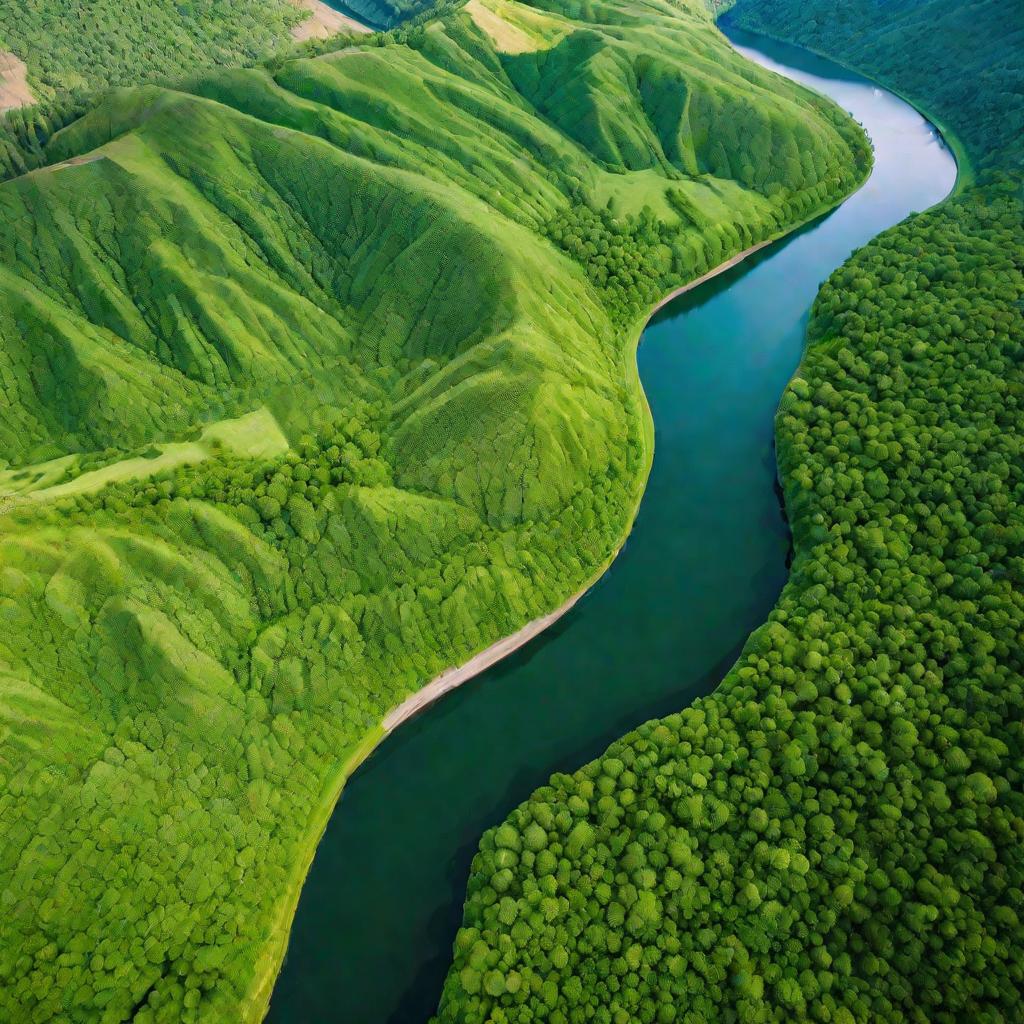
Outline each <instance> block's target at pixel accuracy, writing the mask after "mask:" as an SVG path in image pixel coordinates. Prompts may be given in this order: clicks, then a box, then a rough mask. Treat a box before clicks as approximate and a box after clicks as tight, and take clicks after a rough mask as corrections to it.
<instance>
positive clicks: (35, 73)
mask: <svg viewBox="0 0 1024 1024" xmlns="http://www.w3.org/2000/svg"><path fill="white" fill-rule="evenodd" d="M306 16H307V15H306V14H305V12H303V11H301V10H300V9H299V8H297V7H296V6H295V5H294V4H293V3H291V2H289V0H190V2H187V3H182V2H180V0H145V2H143V0H127V2H125V0H90V2H88V3H83V2H82V0H26V2H19V3H6V4H0V50H10V51H11V52H13V53H14V54H15V55H16V56H17V57H19V58H21V59H22V60H23V61H25V63H26V65H27V67H28V78H29V85H30V87H31V89H32V94H33V96H34V98H35V100H36V102H35V103H34V104H33V105H32V106H30V107H23V108H16V109H14V110H11V111H8V112H6V113H4V114H0V181H3V180H4V179H6V178H10V177H14V176H16V175H18V174H23V173H24V172H25V171H26V170H28V169H31V168H33V167H38V166H39V165H40V164H42V163H44V162H45V159H44V156H43V151H42V147H43V146H44V145H45V143H46V142H47V141H48V140H49V139H50V138H51V136H52V135H53V133H54V132H56V131H57V130H59V129H60V128H61V127H63V126H64V125H65V124H67V123H68V122H69V121H70V120H71V119H72V117H74V116H77V115H78V114H81V113H82V112H83V110H84V109H86V106H87V104H88V101H89V97H91V96H94V95H96V94H97V93H101V92H102V91H103V90H105V89H107V88H109V87H110V86H127V85H136V84H139V83H142V82H150V81H161V82H169V81H173V80H176V79H179V78H180V77H181V76H182V75H186V74H193V73H195V72H196V71H199V70H200V69H203V68H206V67H210V66H211V65H228V66H232V65H251V64H255V63H258V62H259V61H261V60H263V59H265V58H266V57H267V56H268V55H269V54H272V53H274V52H276V51H280V50H288V49H292V48H293V42H292V35H291V30H292V28H293V27H294V26H296V25H298V24H299V23H300V22H302V21H303V20H304V18H305V17H306Z"/></svg>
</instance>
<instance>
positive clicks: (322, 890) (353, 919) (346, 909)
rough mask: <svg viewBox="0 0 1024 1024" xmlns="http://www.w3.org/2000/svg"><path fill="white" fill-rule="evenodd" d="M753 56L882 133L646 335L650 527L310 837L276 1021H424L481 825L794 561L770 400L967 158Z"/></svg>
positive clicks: (700, 660)
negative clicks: (851, 184)
mask: <svg viewBox="0 0 1024 1024" xmlns="http://www.w3.org/2000/svg"><path fill="white" fill-rule="evenodd" d="M729 36H730V38H731V39H732V40H733V42H734V44H735V45H736V46H737V48H738V49H740V50H741V51H742V52H743V53H744V54H745V55H746V56H748V57H749V58H751V59H752V60H755V61H757V62H758V63H760V64H762V65H764V66H766V67H769V68H771V69H773V70H776V71H779V72H780V73H782V74H784V75H787V76H788V77H790V78H793V79H796V80H797V81H800V82H803V83H805V84H806V85H809V86H810V87H812V88H814V89H817V90H818V91H820V92H823V93H826V94H827V95H829V96H831V97H832V98H833V99H834V100H835V101H836V102H837V103H838V104H839V105H840V106H842V107H843V108H844V109H846V110H848V111H850V112H851V113H852V115H853V116H854V117H855V118H856V119H857V120H858V121H860V122H861V123H862V124H863V125H864V126H865V128H866V130H867V132H868V134H869V135H870V136H871V139H872V141H873V143H874V146H875V168H874V171H873V173H872V175H871V178H870V180H869V181H868V182H867V184H866V185H865V186H864V187H863V188H862V189H861V190H860V191H859V192H857V193H856V194H855V195H853V196H852V197H850V198H849V199H848V200H847V201H846V202H845V203H844V204H843V205H842V206H840V207H839V208H838V209H836V210H835V211H833V212H832V213H831V214H829V215H827V216H825V217H823V218H821V219H820V220H818V221H816V222H814V223H813V224H811V225H809V226H807V227H805V228H803V229H801V230H799V231H797V232H795V233H794V234H792V235H790V236H788V237H787V238H785V239H784V240H782V241H780V242H777V243H776V244H774V245H772V246H770V247H768V248H766V249H763V250H761V251H760V252H759V253H757V254H755V255H754V256H752V257H750V258H749V259H748V260H747V261H745V262H744V263H742V264H740V265H739V266H737V267H736V268H734V269H732V270H730V271H728V272H726V273H724V274H722V275H721V276H719V277H717V278H715V279H714V280H712V281H709V282H707V283H706V284H704V285H702V286H700V287H699V288H696V289H695V290H694V291H692V292H689V293H687V294H685V295H683V296H681V297H680V298H679V299H677V300H676V301H674V302H672V303H670V304H669V305H668V306H666V307H665V308H664V309H663V310H662V311H661V312H659V313H658V314H657V315H656V316H655V317H654V319H653V320H652V321H651V323H650V324H649V325H648V327H647V329H646V331H645V333H644V335H643V338H642V341H641V344H640V348H639V353H638V361H639V366H640V374H641V379H642V381H643V386H644V389H645V391H646V393H647V398H648V401H649V402H650V406H651V410H652V413H653V416H654V423H655V456H654V466H653V470H652V472H651V477H650V481H649V484H648V487H647V492H646V494H645V497H644V500H643V504H642V506H641V508H640V513H639V516H638V518H637V521H636V526H635V528H634V531H633V533H632V534H631V536H630V538H629V541H628V543H627V544H626V546H625V548H624V549H623V551H622V553H621V554H620V555H619V557H618V559H617V560H616V561H615V563H614V564H613V566H612V568H611V569H610V571H609V572H608V573H607V575H606V576H605V577H604V579H603V580H602V581H601V582H600V583H599V584H598V585H597V586H596V587H595V588H594V589H593V591H592V592H591V593H590V594H588V595H587V596H586V598H584V599H583V600H582V601H581V602H580V603H579V604H578V605H577V606H576V607H575V609H573V611H571V612H570V613H569V614H568V615H566V616H565V617H564V618H563V619H561V620H560V621H559V622H557V623H556V624H555V625H554V626H553V627H552V628H551V629H550V630H549V631H548V632H547V633H545V634H544V635H542V636H541V637H540V638H538V639H536V640H534V641H533V642H532V643H530V644H529V645H528V646H526V647H525V648H523V649H522V650H521V651H520V652H518V653H517V654H515V655H513V656H511V657H509V658H508V659H507V660H505V661H504V662H502V663H500V664H499V665H497V666H495V667H494V668H492V669H491V670H489V671H488V672H486V673H485V674H483V675H481V676H479V677H478V678H476V679H475V680H473V681H471V682H469V683H467V684H466V685H465V686H463V687H462V688H461V689H458V690H456V691H454V692H453V693H452V694H450V695H449V696H447V697H445V698H444V699H443V700H442V701H440V702H439V703H437V704H434V705H433V706H431V707H430V708H429V709H428V710H427V711H426V712H424V713H423V714H422V715H420V716H418V717H417V718H415V719H413V720H412V721H411V722H409V723H407V724H406V725H404V726H402V727H401V728H400V729H399V730H398V731H397V732H396V733H394V734H393V735H391V736H390V737H389V738H388V739H387V740H386V741H385V742H384V743H383V744H382V745H381V747H380V748H379V749H378V750H377V751H376V752H375V753H374V754H373V756H372V757H371V758H370V759H369V760H368V761H367V762H366V763H365V764H364V765H363V766H362V767H361V768H360V769H359V770H358V772H356V774H355V775H354V776H353V777H352V779H351V780H350V781H349V783H348V785H347V786H346V787H345V790H344V793H343V794H342V798H341V800H340V802H339V804H338V807H337V809H336V811H335V813H334V816H333V818H332V820H331V822H330V824H329V826H328V828H327V831H326V833H325V835H324V838H323V841H322V842H321V844H320V848H319V850H318V851H317V854H316V858H315V860H314V863H313V867H312V870H311V872H310V874H309V878H308V879H307V881H306V885H305V888H304V890H303V893H302V897H301V900H300V903H299V908H298V913H297V915H296V919H295V924H294V927H293V930H292V935H291V942H290V947H289V953H288V957H287V959H286V961H285V965H284V969H283V971H282V973H281V976H280V978H279V979H278V982H277V987H276V989H275V991H274V996H273V1000H272V1003H271V1011H270V1017H269V1019H270V1021H272V1022H275V1024H296V1022H307V1021H308V1022H313V1021H315V1022H317V1024H333V1022H338V1024H342V1022H343V1024H414V1022H416V1021H425V1020H426V1019H427V1018H428V1017H429V1016H430V1014H431V1012H432V1011H433V1010H434V1008H435V1007H436V1004H437V1000H438V998H439V995H440V991H441V985H442V983H443V981H444V976H445V972H446V969H447V967H448V964H449V961H450V951H451V944H452V940H453V938H454V936H455V932H456V930H457V928H458V925H459V922H460V919H461V915H462V900H463V895H464V892H465V885H466V878H467V875H468V873H469V865H470V861H471V859H472V856H473V853H474V851H475V849H476V845H477V842H478V840H479V838H480V835H481V833H482V832H483V831H484V830H485V829H487V828H488V827H490V826H491V825H494V824H496V823H497V822H498V821H500V820H501V819H502V818H504V816H505V814H506V813H507V812H508V811H509V810H510V809H511V808H512V807H513V806H514V805H515V804H517V803H518V802H520V801H521V800H523V799H525V798H526V797H527V796H528V795H529V794H530V792H531V791H532V790H533V789H535V788H536V787H537V786H539V785H542V784H543V783H545V782H546V781H547V779H548V777H549V776H550V775H551V774H552V773H553V772H557V771H571V770H573V769H575V768H577V767H579V766H580V765H581V764H583V763H584V762H586V761H587V760H589V759H590V758H592V757H594V756H596V755H597V754H599V753H600V752H601V751H602V750H603V749H604V747H606V746H607V745H608V743H609V742H611V741H612V740H613V739H615V738H616V737H617V736H620V735H622V734H623V733H625V732H628V731H629V730H630V729H631V728H632V727H634V726H636V725H638V724H639V723H640V722H642V721H644V720H646V719H648V718H652V717H655V716H659V715H663V714H668V713H670V712H672V711H677V710H679V709H680V708H682V707H685V706H686V705H687V704H689V703H691V702H692V701H693V700H695V699H696V698H697V697H700V696H702V695H704V694H706V693H708V692H710V691H711V690H712V689H713V688H714V687H715V685H716V684H717V683H718V681H719V680H720V679H721V677H722V676H723V674H724V673H725V672H726V670H727V669H728V668H729V666H730V664H731V663H732V661H733V659H734V658H735V657H736V655H737V654H738V653H739V650H740V648H741V647H742V645H743V642H744V641H745V639H746V637H747V635H748V634H749V633H750V632H751V631H752V630H753V629H754V628H755V627H756V626H758V625H759V624H760V623H761V622H763V621H764V619H765V618H766V617H767V615H768V612H769V611H770V610H771V607H772V605H773V604H774V602H775V600H776V598H777V596H778V594H779V591H780V590H781V588H782V585H783V583H784V582H785V579H786V556H787V551H788V546H789V540H788V534H787V530H786V525H785V522H784V519H783V516H782V514H781V511H780V509H779V502H778V498H777V495H776V490H775V483H776V473H775V452H774V444H773V431H772V424H773V416H774V413H775V409H776V406H777V404H778V401H779V397H780V396H781V394H782V391H783V389H784V387H785V385H786V382H787V381H788V380H789V378H790V376H791V375H792V374H793V372H794V370H795V369H796V367H797V365H798V363H799V361H800V356H801V353H802V350H803V342H804V328H805V325H806V321H807V315H808V311H809V309H810V306H811V303H812V302H813V300H814V296H815V294H816V292H817V290H818V287H819V285H820V284H821V282H822V281H824V279H825V278H826V277H827V276H828V275H829V274H830V273H831V272H832V271H833V270H834V269H835V268H836V267H837V266H839V265H840V264H841V263H842V262H843V261H844V260H845V259H846V258H847V256H849V254H850V253H851V252H852V251H853V250H854V249H856V248H857V247H858V246H861V245H863V244H864V243H865V242H867V241H868V240H869V239H871V238H872V237H873V236H874V235H876V234H878V233H879V232H880V231H882V230H884V229H885V228H887V227H889V226H891V225H892V224H895V223H897V222H898V221H900V220H902V219H903V218H904V217H905V216H907V215H908V214H909V213H911V212H914V211H918V210H923V209H925V208H926V207H928V206H931V205H932V204H934V203H936V202H938V201H939V200H940V199H942V198H943V197H944V196H945V195H947V193H948V192H949V191H950V189H951V188H952V186H953V183H954V180H955V177H956V166H955V163H954V160H953V158H952V156H951V154H950V153H949V151H948V150H947V149H946V147H945V145H944V144H943V143H942V141H941V139H940V138H939V137H938V133H937V132H936V131H935V130H934V128H933V127H932V126H931V125H930V124H929V123H928V122H927V121H926V120H925V119H924V118H923V117H922V116H921V115H920V114H918V113H917V112H916V111H915V110H914V109H913V108H912V107H910V106H908V105H907V104H906V103H904V102H903V101H902V100H900V99H898V98H897V97H895V96H893V95H892V94H891V93H889V92H887V91H885V90H884V89H881V88H879V87H878V86H876V85H874V84H873V83H872V82H870V81H867V80H866V79H864V78H861V77H859V76H857V75H854V74H852V73H849V72H846V71H844V70H843V69H842V68H840V67H838V66H836V65H835V64H833V63H831V62H830V61H826V60H823V59H821V58H818V57H815V56H813V55H811V54H809V53H807V52H806V51H804V50H800V49H797V48H794V47H791V46H787V45H783V44H776V43H774V42H770V41H768V40H765V39H763V38H761V37H756V36H751V35H749V34H747V33H743V32H740V31H739V30H730V32H729Z"/></svg>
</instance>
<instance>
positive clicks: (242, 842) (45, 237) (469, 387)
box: [0, 0, 870, 1024]
mask: <svg viewBox="0 0 1024 1024" xmlns="http://www.w3.org/2000/svg"><path fill="white" fill-rule="evenodd" d="M491 13H492V14H495V18H496V19H497V23H495V21H494V20H491V21H487V20H486V19H485V24H487V25H489V32H490V33H492V34H489V33H488V32H485V31H483V30H481V29H480V27H479V25H478V20H477V19H478V18H480V14H479V12H478V11H477V14H476V17H474V16H472V14H471V13H469V12H452V13H448V14H446V15H445V16H444V17H442V18H440V19H437V20H434V21H430V22H429V23H425V24H420V25H414V26H413V27H411V28H408V29H403V30H401V31H400V32H398V33H395V34H393V35H391V36H389V37H387V38H386V39H383V40H380V39H378V40H377V41H376V42H375V43H371V44H369V45H366V46H364V47H361V48H356V49H352V48H350V47H344V48H342V49H341V50H340V51H339V52H336V53H326V54H324V55H322V56H320V57H317V58H315V59H300V60H292V61H288V62H283V63H279V64H277V65H275V66H274V67H272V68H259V69H248V70H241V69H239V70H216V71H213V72H210V73H204V74H201V75H198V76H196V77H194V78H193V79H192V80H191V81H189V82H188V83H187V84H184V85H183V86H182V87H181V88H179V89H176V90H171V89H167V88H162V87H157V86H155V85H147V86H144V87H138V88H126V89H119V90H115V91H114V92H112V93H111V94H110V95H109V96H107V97H106V98H105V99H104V101H103V102H102V103H101V104H100V105H99V106H98V107H97V108H96V109H94V110H92V111H90V112H89V113H87V114H86V115H85V116H83V117H82V118H80V119H78V120H76V121H75V122H74V123H73V124H71V125H70V126H69V127H67V128H65V129H64V130H63V131H60V132H58V133H57V134H56V135H55V136H54V137H53V138H52V139H51V140H50V141H49V142H48V143H47V144H46V146H45V154H44V155H45V159H46V161H47V166H46V167H45V168H43V169H39V170H35V171H32V172H31V173H28V174H25V175H22V176H20V177H18V178H15V179H13V180H10V181H8V182H5V183H4V184H2V185H0V380H2V383H3V390H4V403H5V404H4V409H5V414H4V416H3V417H0V446H2V449H0V450H2V451H3V453H4V459H5V460H6V461H5V463H4V464H3V465H0V490H2V493H3V499H2V504H0V620H2V622H3V628H2V630H0V904H2V911H3V912H2V914H0V1019H3V1020H12V1021H13V1020H16V1021H34V1022H43V1021H51V1020H61V1021H72V1022H77V1021H83V1022H84V1021H89V1022H92V1021H104V1022H116V1021H126V1020H133V1021H137V1022H140V1024H144V1022H147V1021H148V1022H172V1024H181V1022H187V1021H197V1020H200V1019H201V1020H203V1021H217V1020H225V1021H227V1020H230V1021H237V1020H255V1019H258V1018H259V1017H260V1015H261V1014H262V1012H263V1010H264V1008H265V1006H266V1001H267V999H268V997H269V993H270V988H271V986H272V983H273V979H274V976H275V972H276V968H277V965H278V963H279V961H280V957H281V955H282V953H283V948H284V942H285V939H286V935H287V927H288V924H289V921H290V916H291V913H292V911H293V908H294V904H295V900H296V898H297V894H298V890H299V887H300V885H301V882H302V878H303V875H304V872H305V869H306V866H307V865H308V862H309V859H310V857H311V856H312V851H313V849H314V847H315V844H316V841H317V839H318V837H319V834H320V831H321V830H322V828H323V825H324V823H325V821H326V819H327V816H328V814H329V812H330V809H331V807H332V806H333V803H334V801H335V800H336V798H337V795H338V792H339V790H340V788H341V786H342V784H343V781H344V778H345V772H346V770H347V769H348V768H349V767H350V766H351V765H353V764H354V763H356V762H357V761H358V759H359V758H360V757H361V756H363V755H364V754H365V752H366V750H367V749H368V748H369V746H371V745H372V744H373V742H374V741H375V740H376V739H377V738H378V737H379V735H380V722H381V719H382V718H383V716H384V714H385V713H386V712H387V711H388V710H389V709H390V708H391V707H393V706H394V705H396V704H397V703H398V702H400V701H401V700H402V699H403V698H404V697H405V696H406V695H408V694H409V693H411V692H414V691H415V690H416V689H418V688H419V687H420V686H422V685H423V684H424V683H425V682H426V681H427V680H429V679H430V678H431V677H433V676H434V675H436V674H437V673H438V672H439V671H441V670H443V669H444V668H446V667H448V666H449V665H451V664H452V663H457V662H460V661H462V660H464V659H465V658H467V657H468V656H469V655H471V654H472V653H474V652H475V651H477V650H479V649H481V648H483V647H484V646H486V645H488V644H489V643H491V642H493V641H495V640H497V639H498V638H500V637H502V636H504V635H506V634H508V633H510V632H512V631H514V630H515V629H517V628H519V627H520V626H522V625H523V624H524V623H525V622H527V621H528V620H529V619H531V618H533V617H535V616H537V615H538V614H540V613H543V612H547V611H549V610H550V609H552V608H553V607H556V606H557V605H559V604H560V603H561V602H563V601H564V600H565V599H566V598H567V597H568V596H569V595H571V594H572V593H574V592H575V591H577V590H578V589H580V588H581V587H582V586H584V585H585V584H586V583H587V581H588V580H590V579H592V578H593V577H594V576H595V574H597V573H598V572H600V571H601V569H602V568H603V566H604V565H605V564H606V563H607V561H608V559H609V558H610V557H611V555H612V553H613V552H614V551H615V550H616V548H617V547H618V545H619V544H620V543H621V540H622V537H623V536H624V534H625V532H626V531H627V530H628V528H629V525H630V523H631V521H632V517H633V514H634V512H635V508H636V505H637V502H638V499H639V495H640V492H641V490H642V486H643V481H644V479H645V475H646V472H647V469H648V467H649V464H650V457H651V452H650V438H649V429H650V424H649V417H648V416H647V414H646V412H645V408H644V405H643V400H642V395H641V393H640V390H639V384H638V380H637V375H636V366H635V359H634V347H635V344H636V340H637V337H638V335H639V330H640V325H641V323H642V321H643V317H644V311H645V309H646V308H647V305H648V304H649V303H650V302H651V300H652V299H653V298H654V297H655V296H656V295H657V294H659V293H660V292H662V291H664V290H665V289H667V288H668V287H669V286H671V285H675V284H678V283H680V282H682V281H685V280H687V279H690V278H692V277H694V276H696V275H698V274H700V273H703V272H704V271H706V270H708V269H709V268H711V267H713V266H715V265H717V264H718V263H720V262H721V261H723V260H724V259H726V258H728V257H729V256H731V255H732V254H734V253H735V252H737V251H739V250H741V249H744V248H746V247H747V246H749V245H751V244H752V243H755V242H757V241H759V240H762V239H765V238H768V237H772V236H774V235H776V234H778V233H780V232H782V231H784V230H786V229H787V228H789V227H790V226H792V225H793V224H794V223H797V222H800V221H802V220H804V219H806V218H808V217H809V216H811V215H813V214H814V213H816V212H817V211H820V210H822V209H824V208H826V207H828V206H830V205H832V204H834V203H835V202H837V201H838V200H839V199H840V198H841V197H842V196H843V195H845V194H847V193H848V192H849V191H850V190H851V189H853V188H854V187H855V186H856V185H857V184H858V183H859V182H861V181H862V180H863V179H864V177H865V175H866V173H867V171H868V167H869V164H870V151H869V148H868V146H867V143H866V140H865V139H864V137H863V135H862V133H861V132H860V131H859V129H857V127H856V126H855V125H854V124H853V123H852V122H851V121H850V120H849V119H848V118H846V117H845V115H843V114H842V113H841V112H840V111H839V110H838V109H837V108H836V107H834V106H833V105H832V104H831V103H829V102H827V101H825V100H823V99H821V98H820V97H817V96H814V95H813V94H811V93H809V92H807V91H805V90H804V89H802V88H800V87H798V86H796V85H793V84H791V83H787V82H782V81H781V80H778V79H776V78H775V77H774V76H772V75H769V74H768V73H766V72H763V71H761V70H760V69H758V68H755V67H753V66H751V65H749V64H748V63H747V62H746V61H744V60H743V59H742V58H740V57H739V56H738V55H736V54H735V53H734V52H733V51H732V50H731V48H730V47H728V45H727V44H726V43H725V42H724V40H723V39H722V37H721V36H720V35H719V34H718V33H717V31H716V30H715V28H714V27H713V25H712V24H711V22H710V20H709V18H708V16H707V15H706V14H705V13H704V11H703V9H702V8H699V7H696V6H693V7H690V6H684V5H679V4H675V3H667V2H664V0H631V2H626V0H617V2H615V3H595V4H593V5H587V7H586V10H583V9H576V8H574V7H571V6H567V7H566V8H565V9H563V10H556V9H554V8H552V10H551V11H549V12H546V13H543V14H541V13H539V12H536V11H525V10H524V9H522V8H520V7H519V6H518V5H516V4H513V3H504V4H502V5H501V7H500V13H495V11H491ZM584 18H585V19H586V20H581V19H584ZM512 29H515V32H514V33H513V34H514V35H515V36H516V38H517V39H519V41H520V44H521V37H525V38H528V40H529V46H528V47H526V48H524V46H523V45H517V46H516V47H515V50H516V52H515V53H510V52H499V50H498V48H497V46H496V43H495V38H494V37H492V35H493V36H495V37H503V35H504V33H505V32H506V31H510V30H512ZM379 44H382V45H379ZM530 47H532V48H530Z"/></svg>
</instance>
